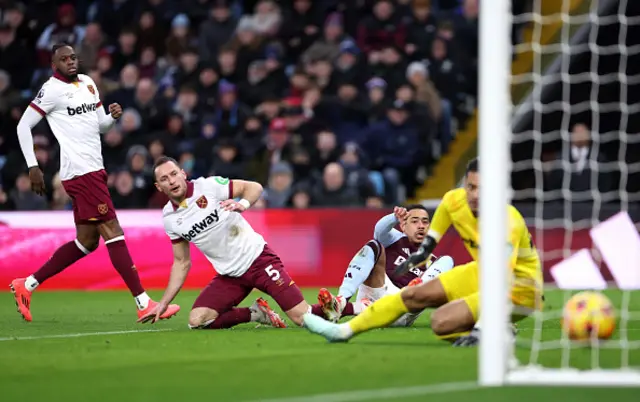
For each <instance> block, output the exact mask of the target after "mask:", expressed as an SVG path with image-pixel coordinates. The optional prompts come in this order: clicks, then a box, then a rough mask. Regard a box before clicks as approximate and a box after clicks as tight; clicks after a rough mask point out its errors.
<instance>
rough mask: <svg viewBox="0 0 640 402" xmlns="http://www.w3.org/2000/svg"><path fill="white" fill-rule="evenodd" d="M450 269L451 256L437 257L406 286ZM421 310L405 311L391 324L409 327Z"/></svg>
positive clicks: (424, 280)
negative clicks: (420, 274) (405, 312)
mask: <svg viewBox="0 0 640 402" xmlns="http://www.w3.org/2000/svg"><path fill="white" fill-rule="evenodd" d="M452 269H453V258H451V257H449V256H448V255H445V256H442V257H440V258H438V259H437V260H436V261H434V262H433V264H431V265H430V266H429V268H427V270H426V271H424V272H423V273H422V276H421V277H419V278H416V279H414V280H413V281H411V282H410V283H409V285H407V286H418V285H421V284H423V283H426V282H429V281H432V280H434V279H435V278H437V277H439V276H440V275H441V274H443V273H445V272H448V271H450V270H452ZM389 293H391V292H389ZM393 293H395V292H393ZM423 312H424V310H422V311H419V312H415V313H407V314H405V315H403V316H402V317H400V318H399V319H398V320H396V321H395V322H394V323H393V324H392V326H394V327H410V326H411V325H413V323H414V322H415V321H416V320H417V319H418V318H419V317H420V315H422V313H423Z"/></svg>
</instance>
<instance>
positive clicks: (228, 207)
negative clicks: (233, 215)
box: [220, 199, 247, 212]
mask: <svg viewBox="0 0 640 402" xmlns="http://www.w3.org/2000/svg"><path fill="white" fill-rule="evenodd" d="M220 206H221V207H222V209H224V210H225V211H236V212H244V211H246V210H247V209H246V208H245V207H244V205H242V204H240V203H239V202H238V201H235V200H231V199H229V200H224V201H222V202H221V203H220Z"/></svg>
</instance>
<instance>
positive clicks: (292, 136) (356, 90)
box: [0, 0, 478, 210]
mask: <svg viewBox="0 0 640 402" xmlns="http://www.w3.org/2000/svg"><path fill="white" fill-rule="evenodd" d="M477 31H478V0H394V1H392V0H322V1H312V0H282V1H275V0H235V1H232V0H96V1H93V2H91V1H83V2H80V1H78V2H73V1H71V2H70V1H65V2H56V1H50V0H32V1H29V2H25V3H20V2H14V1H8V0H0V169H1V170H0V177H1V182H0V184H1V187H0V208H1V209H5V210H6V209H20V210H32V209H33V210H37V209H50V208H51V209H69V208H70V203H69V199H68V197H67V195H66V194H65V193H64V189H63V188H62V186H61V184H60V180H59V177H58V175H57V174H56V172H57V170H58V164H59V155H58V152H59V150H58V147H57V142H56V141H55V138H54V136H53V135H52V133H51V132H50V130H49V128H48V125H47V123H46V121H45V120H43V121H42V123H40V124H39V125H38V126H37V127H36V128H35V129H34V138H35V144H36V146H37V159H38V161H39V163H40V164H41V166H42V167H43V170H44V172H45V177H46V182H47V189H48V196H47V198H42V197H39V196H36V195H34V194H33V193H31V192H30V190H29V188H30V186H29V179H28V176H27V175H26V167H25V165H24V160H23V157H22V154H21V153H20V149H19V146H18V144H17V136H16V124H17V121H18V120H19V118H20V116H21V114H22V111H23V110H24V108H25V107H26V106H27V104H28V103H29V101H30V100H31V99H32V98H33V96H34V95H35V94H36V93H37V91H38V89H39V88H40V86H41V85H42V83H43V82H44V81H46V80H47V79H48V78H49V76H50V75H51V69H50V57H51V56H50V49H51V46H52V45H53V44H54V43H56V42H60V41H64V42H68V43H70V44H72V45H73V46H74V47H75V50H76V52H77V53H78V56H79V59H80V62H81V65H80V67H81V70H82V71H81V72H82V73H85V74H88V75H90V76H91V78H92V79H93V80H94V81H95V82H96V85H97V87H98V90H99V92H100V94H101V99H102V100H103V102H104V103H105V104H106V105H108V104H109V103H112V102H117V103H119V104H120V105H122V107H123V109H124V114H123V116H122V118H121V119H120V120H119V122H118V123H117V125H116V126H114V128H113V129H112V130H111V131H109V132H108V133H106V134H104V136H103V155H104V163H105V167H106V168H107V171H108V172H109V185H110V186H111V189H112V197H113V200H114V204H115V206H116V207H117V208H148V207H154V208H155V207H158V206H160V205H162V204H163V203H164V202H165V200H164V199H163V198H162V196H161V194H159V193H158V192H156V191H155V189H154V185H153V177H152V175H151V172H150V166H151V165H152V164H153V161H154V159H155V158H157V157H158V156H160V155H163V154H168V155H170V156H174V157H175V158H176V159H177V160H178V161H179V162H180V163H181V165H182V167H183V168H184V170H185V171H186V172H187V174H188V175H189V176H193V177H197V176H202V175H220V176H226V177H232V178H244V179H249V180H256V181H258V182H260V183H262V184H263V185H264V187H265V193H264V197H263V200H261V202H260V203H261V205H264V206H266V207H270V208H279V207H295V208H307V207H314V206H369V207H381V206H383V205H390V204H393V203H396V202H399V201H402V200H403V199H404V198H405V197H409V196H411V195H412V194H413V193H414V191H415V189H416V187H417V186H418V185H419V184H420V183H421V182H422V180H424V178H425V177H426V175H428V173H429V169H430V167H431V166H432V165H433V163H434V162H435V161H436V160H437V159H438V158H439V157H440V156H441V155H442V154H444V153H446V152H447V150H448V146H449V143H450V142H451V140H452V139H453V137H454V135H455V132H456V128H457V127H460V126H461V125H463V124H465V122H466V120H467V118H468V117H469V115H470V113H471V111H472V110H473V108H474V106H475V100H476V87H477V82H476V79H477V58H478V40H477Z"/></svg>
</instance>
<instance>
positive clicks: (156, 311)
mask: <svg viewBox="0 0 640 402" xmlns="http://www.w3.org/2000/svg"><path fill="white" fill-rule="evenodd" d="M168 306H169V304H168V303H165V302H163V301H162V300H160V301H159V302H158V304H156V306H155V307H154V308H152V309H151V311H149V312H148V313H147V314H145V315H143V316H142V317H140V318H139V319H138V322H141V323H143V324H144V323H147V322H151V324H154V323H155V322H156V321H160V316H161V315H162V314H164V312H165V311H167V307H168Z"/></svg>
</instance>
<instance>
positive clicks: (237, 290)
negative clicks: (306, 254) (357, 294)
mask: <svg viewBox="0 0 640 402" xmlns="http://www.w3.org/2000/svg"><path fill="white" fill-rule="evenodd" d="M153 174H154V177H155V181H156V187H157V188H158V190H159V191H161V192H163V193H164V194H166V195H167V196H168V197H169V200H170V201H169V202H168V203H167V205H165V207H164V209H163V211H162V219H163V222H164V228H165V231H166V233H167V235H168V236H169V239H171V243H172V244H173V266H172V267H171V276H170V278H169V284H168V286H167V289H166V290H165V293H164V296H162V300H160V302H159V303H158V305H157V306H156V307H155V309H154V310H153V311H151V312H150V313H149V314H147V315H146V316H144V317H142V318H141V319H140V321H141V322H146V321H151V322H155V321H156V320H157V319H158V318H160V317H161V315H162V314H164V312H165V309H167V306H168V305H169V303H170V302H171V301H172V300H173V299H174V298H175V297H176V295H177V294H178V292H179V291H180V289H181V288H182V285H183V284H184V281H185V279H186V278H187V274H188V273H189V269H190V268H191V256H190V254H189V243H193V244H194V245H195V246H196V247H198V249H199V250H200V251H201V252H202V253H203V254H204V255H205V256H206V257H207V259H208V260H209V261H210V262H211V264H212V265H213V268H214V269H215V271H216V272H217V275H216V276H215V277H214V278H213V280H211V283H209V285H207V287H206V288H204V290H203V291H202V292H201V293H200V295H199V296H198V297H197V299H196V301H195V302H194V304H193V308H192V310H191V313H190V314H189V327H190V328H203V329H204V328H206V329H222V328H230V327H233V326H235V325H238V324H242V323H245V322H252V321H253V322H260V323H267V324H271V325H273V326H275V327H279V328H283V327H285V326H286V325H285V323H284V321H283V320H282V319H281V318H280V317H279V316H278V315H277V314H276V313H275V312H273V311H272V310H271V308H269V305H268V304H267V302H266V301H265V300H264V299H261V298H259V299H258V300H256V302H255V303H254V304H253V305H252V306H251V307H249V308H238V307H236V306H237V305H238V304H240V302H242V300H244V299H245V298H246V297H247V296H248V295H249V293H250V292H251V291H252V290H253V289H254V288H255V289H258V290H261V291H262V292H264V293H266V294H268V295H269V296H271V297H273V299H274V300H275V301H276V303H278V305H279V306H280V308H282V310H283V311H284V312H285V313H286V314H287V315H288V316H289V318H290V319H291V320H292V321H293V322H294V323H296V324H298V325H301V324H302V322H303V317H304V316H305V315H307V314H310V310H311V307H310V306H309V305H308V304H307V302H305V301H304V298H303V297H302V293H301V292H300V289H299V288H298V286H297V285H296V284H295V282H294V281H293V280H292V279H291V277H290V276H289V274H288V273H287V271H286V270H285V269H284V265H283V264H282V261H280V258H278V256H277V255H276V253H275V252H274V251H273V250H271V248H270V247H269V245H268V244H267V242H266V241H265V240H264V238H263V237H262V236H261V235H260V234H259V233H257V232H255V231H254V230H253V228H252V227H251V225H250V224H249V223H248V222H247V221H246V220H245V219H244V217H243V216H242V215H241V213H242V212H244V211H246V210H247V209H248V208H249V207H250V206H251V205H252V204H253V203H254V202H256V201H257V200H258V199H259V198H260V195H261V194H262V186H261V185H260V184H259V183H256V182H252V181H244V180H229V179H227V178H223V177H207V178H203V177H201V178H198V179H195V180H192V181H188V180H187V176H186V174H185V172H184V171H183V170H182V169H181V168H180V166H179V165H178V163H177V162H176V161H175V159H172V158H169V157H161V158H159V159H158V160H157V161H156V163H155V165H154V168H153ZM238 197H240V198H242V199H241V200H240V201H235V200H234V198H238Z"/></svg>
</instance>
